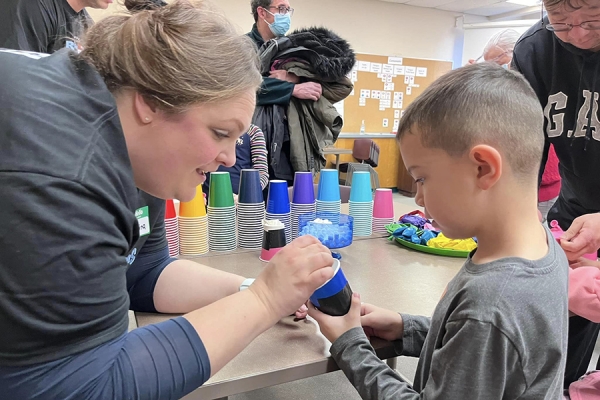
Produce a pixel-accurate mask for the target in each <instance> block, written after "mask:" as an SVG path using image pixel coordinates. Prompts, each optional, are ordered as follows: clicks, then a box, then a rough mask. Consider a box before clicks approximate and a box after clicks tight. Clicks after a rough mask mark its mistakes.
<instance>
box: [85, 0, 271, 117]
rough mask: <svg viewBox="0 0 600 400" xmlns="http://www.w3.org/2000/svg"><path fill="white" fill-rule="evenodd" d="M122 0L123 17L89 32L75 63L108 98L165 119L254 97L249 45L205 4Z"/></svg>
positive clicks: (199, 0)
mask: <svg viewBox="0 0 600 400" xmlns="http://www.w3.org/2000/svg"><path fill="white" fill-rule="evenodd" d="M161 3H162V2H158V4H157V3H156V2H152V1H150V0H125V6H126V7H127V9H128V10H130V12H129V13H128V14H125V15H113V16H109V17H106V18H104V19H102V20H101V21H99V22H98V23H97V24H95V25H94V26H93V27H91V28H90V29H89V30H88V32H87V34H86V37H85V39H84V42H83V49H84V50H83V51H82V52H81V54H80V56H81V57H82V58H83V59H84V60H86V61H87V62H89V63H90V64H92V65H93V66H94V67H95V68H96V69H97V70H98V72H99V73H100V75H101V76H102V77H103V78H104V81H105V82H106V85H107V87H108V89H109V90H110V91H111V92H113V93H116V92H118V91H120V90H122V89H133V90H135V91H137V92H138V93H140V94H141V95H142V96H144V98H145V99H147V100H148V101H150V102H152V103H154V104H155V105H156V106H157V107H159V108H161V109H163V110H165V111H167V112H172V113H177V112H182V111H185V110H186V109H187V108H188V107H190V106H192V105H194V104H199V103H214V102H220V101H223V100H228V99H232V98H235V97H237V96H238V95H240V94H241V93H244V92H247V91H248V90H257V89H258V87H259V86H260V83H261V82H262V77H261V76H260V73H259V70H258V56H257V54H256V47H255V45H254V43H253V42H252V41H251V40H250V39H249V38H248V37H246V36H245V35H244V36H242V35H239V34H238V33H237V32H236V31H235V29H234V27H233V26H232V24H231V23H230V22H229V21H228V20H227V19H226V18H225V17H224V16H222V15H221V14H220V13H218V12H216V11H215V10H213V9H212V7H211V5H210V4H209V3H208V2H207V1H206V0H176V1H174V2H173V3H170V4H165V3H162V4H161Z"/></svg>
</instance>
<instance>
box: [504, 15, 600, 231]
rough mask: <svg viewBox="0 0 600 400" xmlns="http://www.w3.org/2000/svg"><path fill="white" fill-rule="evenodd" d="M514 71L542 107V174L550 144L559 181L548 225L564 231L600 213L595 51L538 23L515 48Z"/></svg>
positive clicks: (598, 59)
mask: <svg viewBox="0 0 600 400" xmlns="http://www.w3.org/2000/svg"><path fill="white" fill-rule="evenodd" d="M545 23H546V24H547V23H548V19H547V18H545ZM513 68H514V69H515V70H517V71H519V72H521V73H522V74H523V75H524V76H525V78H526V79H527V81H529V83H530V84H531V86H532V87H533V89H534V91H535V92H536V94H537V96H538V98H539V100H540V103H541V105H542V107H543V108H544V117H545V123H544V128H545V137H546V147H545V153H544V158H543V162H542V171H543V168H544V166H545V163H546V159H547V154H548V148H549V147H550V143H551V144H553V145H554V149H555V150H556V155H557V156H558V159H559V161H560V163H559V171H560V176H561V181H562V183H561V190H560V195H559V200H558V201H557V203H556V204H555V206H554V207H553V208H552V209H551V210H550V213H549V217H548V220H552V219H556V220H558V222H559V223H560V224H561V226H562V227H563V229H566V228H568V227H569V225H571V222H572V221H573V219H575V218H576V217H578V216H580V215H583V214H588V213H595V212H600V173H599V171H600V113H599V110H598V93H600V52H595V53H594V52H591V51H588V50H582V49H579V48H577V47H575V46H572V45H570V44H568V43H565V42H563V41H561V40H560V39H558V38H557V37H556V35H555V34H554V33H553V32H550V31H548V30H547V29H545V27H544V26H543V23H542V21H540V22H538V23H537V24H535V25H534V26H532V27H531V28H530V29H529V30H528V31H527V32H525V33H524V34H523V36H521V39H519V41H518V42H517V44H516V45H515V50H514V55H513Z"/></svg>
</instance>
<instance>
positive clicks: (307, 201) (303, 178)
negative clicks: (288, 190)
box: [291, 172, 316, 240]
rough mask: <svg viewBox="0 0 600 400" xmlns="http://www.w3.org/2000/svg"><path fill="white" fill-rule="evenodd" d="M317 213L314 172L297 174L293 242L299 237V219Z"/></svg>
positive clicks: (293, 214)
mask: <svg viewBox="0 0 600 400" xmlns="http://www.w3.org/2000/svg"><path fill="white" fill-rule="evenodd" d="M315 211H316V203H315V187H314V185H313V174H312V172H296V174H295V175H294V190H293V192H292V204H291V213H292V240H293V239H296V238H297V237H298V217H299V216H300V215H302V214H306V213H314V212H315Z"/></svg>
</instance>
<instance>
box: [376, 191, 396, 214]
mask: <svg viewBox="0 0 600 400" xmlns="http://www.w3.org/2000/svg"><path fill="white" fill-rule="evenodd" d="M373 217H375V218H394V200H393V198H392V189H377V190H375V200H374V201H373Z"/></svg>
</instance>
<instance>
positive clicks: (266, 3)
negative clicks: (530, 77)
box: [250, 0, 272, 22]
mask: <svg viewBox="0 0 600 400" xmlns="http://www.w3.org/2000/svg"><path fill="white" fill-rule="evenodd" d="M271 3H272V0H252V1H251V2H250V8H251V9H252V16H254V22H258V7H262V8H266V9H269V7H270V6H271Z"/></svg>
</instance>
